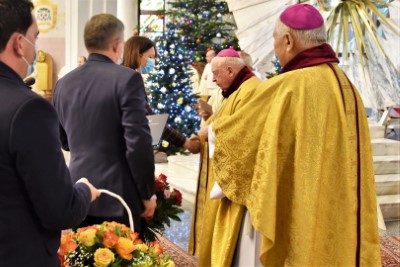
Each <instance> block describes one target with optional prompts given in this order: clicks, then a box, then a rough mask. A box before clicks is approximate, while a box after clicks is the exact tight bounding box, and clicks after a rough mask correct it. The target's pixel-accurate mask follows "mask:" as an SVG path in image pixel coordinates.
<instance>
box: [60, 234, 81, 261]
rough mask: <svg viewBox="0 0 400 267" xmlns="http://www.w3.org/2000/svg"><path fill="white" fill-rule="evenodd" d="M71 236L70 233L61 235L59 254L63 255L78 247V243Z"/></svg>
mask: <svg viewBox="0 0 400 267" xmlns="http://www.w3.org/2000/svg"><path fill="white" fill-rule="evenodd" d="M72 238H73V236H72V235H62V236H61V243H60V250H59V252H58V254H59V255H61V256H65V255H67V254H68V253H70V252H71V251H74V250H75V249H76V248H77V247H78V244H76V243H75V241H74V240H73V239H72Z"/></svg>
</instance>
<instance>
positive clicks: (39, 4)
mask: <svg viewBox="0 0 400 267" xmlns="http://www.w3.org/2000/svg"><path fill="white" fill-rule="evenodd" d="M33 4H34V6H35V8H34V10H33V12H34V14H35V18H36V22H37V24H38V27H39V31H40V32H42V33H46V32H49V31H50V30H51V29H53V28H54V27H55V26H56V24H57V5H56V4H54V3H53V2H51V0H37V1H34V2H33Z"/></svg>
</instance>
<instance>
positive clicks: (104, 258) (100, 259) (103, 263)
mask: <svg viewBox="0 0 400 267" xmlns="http://www.w3.org/2000/svg"><path fill="white" fill-rule="evenodd" d="M93 256H94V264H93V265H94V266H96V267H107V266H108V265H110V263H112V262H114V260H115V257H114V253H112V251H111V250H109V249H108V248H98V249H97V250H96V252H95V253H94V255H93Z"/></svg>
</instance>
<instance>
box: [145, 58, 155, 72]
mask: <svg viewBox="0 0 400 267" xmlns="http://www.w3.org/2000/svg"><path fill="white" fill-rule="evenodd" d="M155 66H156V62H155V60H154V58H148V59H147V61H146V66H144V67H142V74H149V73H150V71H152V70H153V69H154V67H155Z"/></svg>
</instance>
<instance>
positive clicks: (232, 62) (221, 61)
mask: <svg viewBox="0 0 400 267" xmlns="http://www.w3.org/2000/svg"><path fill="white" fill-rule="evenodd" d="M211 64H213V65H215V66H216V67H217V68H218V69H219V68H221V67H232V68H233V69H234V70H241V69H242V68H243V67H244V66H245V64H244V61H243V59H241V58H238V57H218V56H217V57H215V58H213V59H212V61H211Z"/></svg>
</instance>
